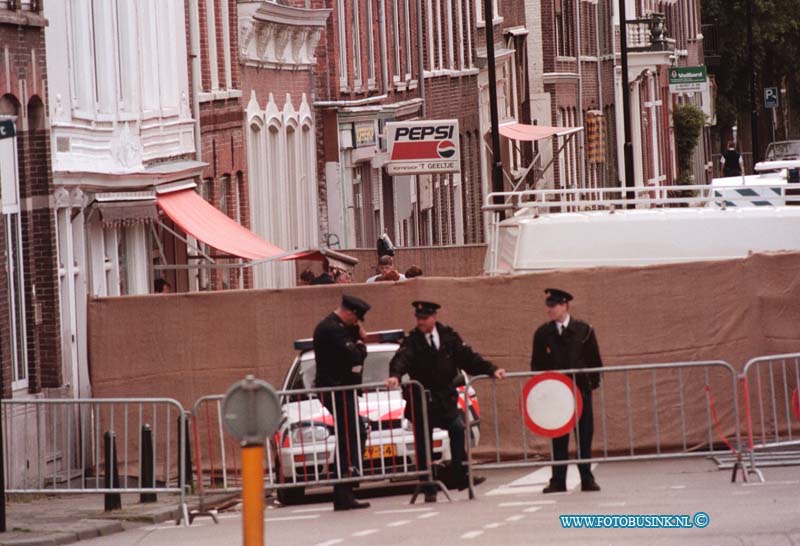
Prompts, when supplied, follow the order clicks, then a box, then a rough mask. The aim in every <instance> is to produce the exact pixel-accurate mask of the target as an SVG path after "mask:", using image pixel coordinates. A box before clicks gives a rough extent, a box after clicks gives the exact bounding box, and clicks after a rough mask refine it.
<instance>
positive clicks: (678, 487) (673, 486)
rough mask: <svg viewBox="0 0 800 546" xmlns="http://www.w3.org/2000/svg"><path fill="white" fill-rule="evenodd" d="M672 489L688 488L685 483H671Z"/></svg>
mask: <svg viewBox="0 0 800 546" xmlns="http://www.w3.org/2000/svg"><path fill="white" fill-rule="evenodd" d="M669 488H670V489H686V486H685V485H670V486H669Z"/></svg>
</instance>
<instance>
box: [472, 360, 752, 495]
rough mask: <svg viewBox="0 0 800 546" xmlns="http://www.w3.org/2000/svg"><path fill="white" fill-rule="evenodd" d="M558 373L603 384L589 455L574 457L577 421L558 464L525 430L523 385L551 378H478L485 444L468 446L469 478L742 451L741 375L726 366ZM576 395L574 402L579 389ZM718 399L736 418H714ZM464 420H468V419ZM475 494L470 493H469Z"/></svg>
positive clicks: (596, 395)
mask: <svg viewBox="0 0 800 546" xmlns="http://www.w3.org/2000/svg"><path fill="white" fill-rule="evenodd" d="M558 372H560V373H563V374H565V375H568V376H570V375H572V374H576V376H579V375H581V374H582V373H583V374H585V373H598V374H600V378H601V382H600V386H599V388H597V389H596V390H594V391H593V413H594V426H593V428H594V435H593V442H592V453H591V457H583V458H578V457H577V455H576V453H575V451H576V449H575V446H576V445H577V442H578V440H577V438H579V437H580V434H581V431H580V430H579V427H578V426H577V423H576V427H575V428H574V429H573V430H572V431H571V432H570V436H571V438H570V444H569V452H570V455H569V458H568V459H567V460H565V461H556V460H554V458H553V453H552V449H551V441H550V439H549V438H545V437H543V436H540V435H537V434H534V432H532V431H531V430H529V428H528V427H527V426H526V424H525V418H524V413H523V412H524V406H523V404H524V402H523V401H522V396H523V388H524V385H525V383H527V382H528V381H529V380H531V379H532V378H534V377H536V376H538V375H541V374H542V373H546V372H515V373H508V374H506V378H505V379H504V380H502V381H501V380H495V379H493V378H489V377H487V376H479V377H473V378H472V379H471V380H470V382H469V386H473V387H474V388H475V389H476V390H477V391H478V397H479V399H480V400H481V418H480V423H481V429H482V430H481V438H485V439H486V441H484V442H482V445H483V446H484V447H482V448H480V449H478V450H476V449H473V448H471V446H470V443H469V442H467V452H468V453H467V460H468V461H469V466H470V473H469V474H470V479H471V477H472V474H473V472H472V471H473V470H474V469H477V468H484V469H493V468H519V467H535V466H552V465H569V464H575V463H593V462H611V461H637V460H648V459H667V458H681V457H700V456H710V455H716V454H723V453H725V454H729V453H738V452H739V451H740V450H737V447H738V446H740V443H741V435H740V429H739V419H738V415H739V410H738V402H737V396H736V372H735V370H734V369H733V367H732V366H731V365H730V364H728V363H727V362H724V361H704V362H676V363H666V364H642V365H633V366H613V367H611V366H609V367H603V368H591V369H571V370H558ZM573 383H575V381H573ZM574 391H575V392H573V396H574V397H575V396H577V391H578V388H577V386H574ZM634 396H636V397H637V398H639V399H641V398H642V397H646V398H647V404H646V405H641V404H635V403H634V401H633V398H634ZM715 398H716V399H717V400H720V401H721V402H722V403H720V407H725V408H732V412H729V414H725V415H717V411H716V407H717V405H716V403H715ZM731 413H732V414H731ZM467 417H468V419H469V420H471V416H470V415H469V414H468V415H467ZM719 417H723V418H724V420H725V423H726V424H727V427H726V428H727V430H728V431H733V435H734V438H733V443H735V446H737V447H734V445H731V441H729V440H728V438H727V437H726V435H725V430H726V429H725V428H723V426H722V425H721V424H720V422H719ZM468 425H469V422H468ZM467 429H468V430H469V426H468V427H467ZM470 492H471V494H472V493H473V489H472V488H470Z"/></svg>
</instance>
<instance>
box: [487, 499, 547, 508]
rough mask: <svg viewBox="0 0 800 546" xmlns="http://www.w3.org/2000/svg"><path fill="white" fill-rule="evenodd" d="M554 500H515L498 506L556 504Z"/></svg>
mask: <svg viewBox="0 0 800 546" xmlns="http://www.w3.org/2000/svg"><path fill="white" fill-rule="evenodd" d="M555 503H556V501H554V500H535V501H514V502H501V503H500V504H498V505H497V506H499V507H500V508H513V507H517V506H530V505H532V504H555Z"/></svg>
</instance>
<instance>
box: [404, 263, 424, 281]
mask: <svg viewBox="0 0 800 546" xmlns="http://www.w3.org/2000/svg"><path fill="white" fill-rule="evenodd" d="M405 275H406V279H413V278H414V277H421V276H422V269H420V267H419V266H416V265H412V266H411V267H409V268H408V269H406V273H405Z"/></svg>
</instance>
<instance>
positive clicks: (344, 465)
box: [314, 295, 370, 510]
mask: <svg viewBox="0 0 800 546" xmlns="http://www.w3.org/2000/svg"><path fill="white" fill-rule="evenodd" d="M369 309H370V305H369V304H368V303H367V302H365V301H364V300H362V299H359V298H356V297H355V296H348V295H344V296H342V303H341V305H339V307H338V308H337V309H336V310H335V311H333V312H332V313H331V314H330V315H328V316H327V317H325V318H324V319H323V320H322V322H320V323H319V324H318V325H317V327H316V329H315V330H314V354H315V356H316V361H317V368H316V377H315V379H314V385H315V386H316V387H317V388H321V387H341V386H346V385H359V384H360V383H361V371H362V368H363V366H364V359H365V358H366V357H367V347H366V345H365V344H364V339H365V338H366V332H365V331H364V328H363V326H362V325H361V324H360V322H362V321H363V320H364V316H365V315H366V313H367V311H369ZM322 403H323V404H324V405H325V407H326V408H327V409H328V411H329V412H331V413H332V414H335V415H336V450H337V454H336V459H337V462H338V466H339V474H338V476H337V477H341V478H352V477H356V476H358V469H359V468H360V467H361V449H360V447H361V446H363V445H364V441H363V440H364V437H365V431H364V428H363V426H362V425H361V420H360V419H359V418H358V399H357V397H356V393H355V389H353V390H352V391H336V392H328V393H324V394H323V395H322ZM359 435H360V436H361V438H360V439H359ZM359 440H360V441H359ZM368 507H369V503H368V502H360V501H357V500H356V498H355V496H354V495H353V485H352V483H344V484H336V485H334V486H333V509H334V510H351V509H356V508H368Z"/></svg>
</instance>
